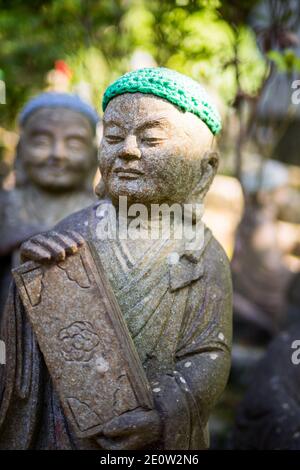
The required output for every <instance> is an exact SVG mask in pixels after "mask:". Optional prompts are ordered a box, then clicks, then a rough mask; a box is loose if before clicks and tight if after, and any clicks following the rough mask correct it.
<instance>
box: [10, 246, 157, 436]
mask: <svg viewBox="0 0 300 470" xmlns="http://www.w3.org/2000/svg"><path fill="white" fill-rule="evenodd" d="M95 257H96V259H95ZM13 276H14V278H15V281H16V284H17V286H18V289H19V292H20V295H21V298H22V301H23V303H24V306H25V308H26V311H27V314H28V316H29V319H30V322H31V324H32V327H33V330H34V332H35V334H36V337H37V340H38V343H39V346H40V349H41V351H42V353H43V355H44V358H45V362H46V364H47V366H48V369H49V371H50V373H51V376H52V378H53V382H54V385H55V387H56V389H57V392H58V394H59V397H60V400H61V403H62V406H63V408H64V411H65V413H66V416H67V417H68V419H69V421H70V423H71V424H72V425H73V427H74V430H75V432H76V434H77V436H78V437H81V438H83V437H89V436H93V435H95V434H97V433H99V432H100V431H101V427H102V425H103V424H105V423H106V422H108V421H110V420H111V419H112V418H114V417H115V416H118V415H120V414H122V413H124V412H126V411H129V410H133V409H136V408H137V407H143V408H146V409H151V408H152V406H153V403H152V395H151V391H150V386H149V384H148V381H147V379H146V376H145V373H144V370H143V368H142V365H141V362H140V360H139V357H138V354H137V352H136V349H135V346H134V344H133V341H132V339H131V336H130V333H129V331H128V328H127V325H126V323H125V321H124V319H123V316H122V313H121V311H120V308H119V306H118V304H117V301H116V299H115V296H114V293H113V291H112V289H111V287H110V285H109V283H108V281H107V280H106V277H105V274H104V271H103V268H102V264H101V261H100V259H99V256H98V255H97V254H96V253H95V250H94V249H93V247H92V245H91V244H90V245H88V244H85V245H84V246H82V247H81V248H80V250H79V252H78V253H76V254H75V255H73V256H69V257H67V259H66V260H65V261H62V262H58V263H57V264H48V265H47V264H37V263H35V262H27V263H25V264H24V265H22V266H21V267H19V268H17V269H15V270H14V271H13Z"/></svg>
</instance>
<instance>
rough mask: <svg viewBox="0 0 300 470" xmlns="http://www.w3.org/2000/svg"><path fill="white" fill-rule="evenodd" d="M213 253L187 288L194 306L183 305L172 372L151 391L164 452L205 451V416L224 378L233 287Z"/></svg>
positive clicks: (223, 257)
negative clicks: (160, 423) (201, 273)
mask: <svg viewBox="0 0 300 470" xmlns="http://www.w3.org/2000/svg"><path fill="white" fill-rule="evenodd" d="M211 249H212V248H211ZM215 249H216V252H215V253H213V256H212V257H210V256H208V258H209V259H208V260H207V261H206V263H205V265H206V273H205V276H204V278H203V279H200V280H199V281H197V282H196V283H194V285H193V286H192V287H191V292H190V298H191V297H193V299H194V300H193V302H192V303H194V305H195V307H194V308H192V303H190V304H188V305H187V311H186V318H185V319H184V322H183V323H184V326H183V329H182V332H181V338H180V340H179V343H178V350H177V353H176V359H177V361H176V366H175V369H174V371H172V372H170V374H167V375H165V376H163V377H161V378H160V380H159V384H158V385H157V386H156V387H155V389H156V390H157V393H155V392H154V395H155V399H156V403H157V406H158V408H160V414H161V416H162V419H163V424H164V440H165V448H171V449H172V448H174V449H179V448H182V449H189V448H190V449H198V448H205V447H207V445H208V436H207V422H208V418H209V415H210V412H211V411H212V409H213V407H214V406H215V404H216V402H217V401H218V399H219V397H220V395H221V393H222V392H223V390H224V388H225V386H226V383H227V380H228V375H229V370H230V351H231V335H232V286H231V278H230V269H229V262H228V260H227V258H226V255H225V254H224V252H223V250H222V249H221V248H220V247H219V246H215ZM204 261H205V260H204ZM197 290H198V291H199V292H201V294H199V297H198V300H199V299H202V300H201V301H200V302H199V303H198V302H197Z"/></svg>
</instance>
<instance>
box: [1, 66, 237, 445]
mask: <svg viewBox="0 0 300 470" xmlns="http://www.w3.org/2000/svg"><path fill="white" fill-rule="evenodd" d="M103 109H104V111H105V112H104V120H103V124H104V135H103V139H102V143H101V146H100V151H99V166H100V171H101V175H102V178H103V181H104V184H105V190H104V191H103V192H104V195H105V197H104V198H103V199H100V201H98V202H97V203H96V204H94V205H92V206H90V207H88V208H86V209H83V210H81V211H79V212H77V213H75V214H73V215H71V216H69V217H68V218H66V219H64V220H63V221H62V222H60V223H59V224H58V225H57V226H56V227H55V229H54V230H53V231H50V232H46V233H44V234H42V235H37V236H34V237H33V238H32V239H30V240H29V241H27V242H25V243H24V244H23V246H22V251H21V255H22V258H23V260H34V261H35V262H37V263H38V266H41V267H43V266H51V265H52V264H53V263H58V264H59V265H60V266H61V267H63V265H62V264H61V263H64V262H66V261H67V260H72V259H73V258H74V259H75V257H76V253H79V252H80V250H81V249H82V245H84V244H85V243H88V244H89V245H91V246H93V249H94V251H95V253H96V254H97V256H98V257H99V260H101V265H102V267H103V273H104V274H105V276H106V277H107V280H108V281H109V285H110V286H111V288H112V290H113V293H114V296H115V298H116V300H117V303H118V305H119V308H120V310H121V312H122V316H123V318H124V320H125V322H126V325H127V327H128V330H129V332H130V335H131V338H132V340H133V342H134V346H135V348H136V350H137V353H138V357H139V361H140V363H141V365H142V367H143V369H144V371H145V373H146V376H147V380H148V381H149V384H150V386H151V389H152V395H153V403H154V406H153V408H151V409H145V408H143V407H138V408H137V409H134V410H133V409H131V410H129V411H127V412H125V413H123V414H121V415H119V416H115V417H114V418H113V419H112V420H110V421H108V422H106V423H105V424H104V425H103V426H102V428H101V429H99V430H98V432H97V434H96V435H93V436H90V437H87V438H78V436H77V435H76V433H74V429H73V427H72V426H70V422H69V420H68V419H67V418H66V416H65V414H64V412H63V408H62V406H61V402H60V400H59V396H58V395H59V394H58V393H57V390H56V389H55V387H53V380H52V379H53V377H52V376H51V374H50V372H49V369H48V368H47V367H46V365H45V362H44V358H43V356H42V354H41V352H40V349H39V346H38V344H37V340H36V336H35V333H34V331H33V329H32V327H31V326H30V324H29V322H28V317H27V313H26V310H25V309H24V306H23V304H22V302H21V300H20V295H19V293H18V290H17V288H16V286H15V284H12V286H11V291H10V297H9V300H8V303H7V306H6V310H5V315H4V317H3V323H2V336H1V339H3V340H4V341H5V342H6V346H7V366H6V367H4V366H3V367H2V368H1V372H2V375H1V380H0V389H1V390H0V396H1V397H2V402H1V406H0V447H1V448H10V449H12V448H21V449H28V448H38V449H57V448H58V449H74V448H79V449H80V448H84V449H97V448H98V449H99V448H101V449H122V450H125V449H143V448H147V449H203V448H207V447H208V445H209V436H208V419H209V415H210V412H211V410H212V408H213V407H214V405H215V403H216V401H217V399H218V398H219V396H220V394H221V393H222V392H223V390H224V387H225V385H226V382H227V378H228V373H229V368H230V349H231V315H232V287H231V278H230V269H229V263H228V260H227V257H226V255H225V253H224V251H223V249H222V248H221V246H220V245H219V244H218V242H217V241H216V240H215V239H214V237H213V235H212V233H211V232H210V230H209V229H208V228H206V227H205V228H204V229H203V237H202V241H201V243H200V242H199V244H198V245H197V246H195V247H193V248H191V245H190V244H188V243H187V244H186V243H185V240H184V238H176V237H172V236H169V237H163V236H159V237H157V238H156V239H151V237H149V238H147V237H141V238H140V239H131V238H130V237H127V238H123V237H121V236H120V219H118V222H117V227H116V228H117V230H116V231H117V236H116V237H115V238H114V237H107V238H105V237H102V236H99V230H98V228H99V222H101V223H102V222H103V220H104V221H105V220H106V218H108V217H110V215H109V214H110V211H109V210H108V208H110V207H111V208H114V209H115V210H116V213H117V214H118V213H120V210H121V208H120V200H121V197H126V198H127V203H128V208H129V210H128V221H127V223H128V222H129V223H130V221H132V214H130V209H133V208H134V204H137V203H139V204H143V207H145V208H146V209H150V207H152V206H153V205H154V204H159V205H162V204H165V205H167V206H169V205H170V204H178V206H179V207H180V208H181V207H183V206H186V205H187V204H188V207H189V209H191V212H192V213H193V208H194V207H196V204H198V203H199V204H201V203H202V202H203V200H204V197H205V194H206V192H207V190H208V188H209V186H210V184H211V182H212V180H213V177H214V175H215V172H216V169H217V164H218V156H217V154H216V152H215V151H214V150H213V145H214V135H215V134H217V133H218V131H219V130H220V121H219V117H218V114H217V111H216V110H215V108H214V105H213V104H211V102H210V99H209V97H208V96H207V95H206V93H205V91H204V90H203V89H202V87H201V86H200V85H199V84H197V83H196V82H194V81H193V80H191V79H189V78H188V77H185V76H183V75H181V74H179V73H177V72H174V71H171V70H169V69H165V68H149V69H141V70H137V71H134V72H131V73H129V74H126V75H124V76H123V77H121V78H119V79H118V80H117V81H116V82H115V83H114V84H112V85H111V86H110V87H109V88H108V89H107V91H106V93H105V95H104V100H103ZM191 218H192V219H193V220H195V217H194V216H193V214H191ZM158 220H159V221H161V219H160V217H158ZM170 220H171V224H172V223H173V226H172V227H173V228H174V224H175V217H174V218H173V219H172V218H170ZM155 222H157V220H154V218H152V217H150V216H149V217H146V218H145V219H144V220H143V223H144V225H145V227H146V232H148V231H149V229H151V228H152V224H153V223H155ZM145 227H144V228H145ZM172 233H173V232H172ZM78 250H79V251H78ZM99 263H100V261H99ZM24 266H25V265H24ZM49 269H50V268H49ZM99 269H100V268H99ZM103 273H102V274H103ZM75 276H76V275H75ZM70 278H72V279H74V277H72V276H70ZM59 291H60V289H59V287H58V291H57V292H58V295H59V298H60V299H62V302H64V305H70V304H69V303H68V302H69V301H70V299H68V298H67V296H64V292H59ZM38 301H39V300H38V299H37V300H36V302H37V303H38ZM96 301H97V299H96V298H95V302H96ZM71 314H73V313H72V312H70V315H71ZM44 315H45V317H46V316H47V311H45V312H44ZM66 315H69V312H68V309H67V310H66ZM41 321H43V320H41ZM34 328H35V327H34ZM87 328H88V327H87ZM75 329H76V331H77V333H76V334H79V333H78V332H79V331H80V326H79V325H73V326H72V331H73V332H74V331H75ZM16 332H17V335H16ZM62 334H63V335H65V332H63V333H62ZM68 334H69V333H68ZM70 334H71V333H70ZM74 334H75V333H74ZM90 334H92V333H90ZM49 336H50V335H49ZM92 337H94V336H92ZM45 340H46V341H47V338H46V339H45ZM101 340H103V341H105V337H103V338H101ZM48 341H49V345H50V342H51V338H48ZM80 341H82V338H81V340H80ZM16 344H17V345H20V348H18V350H17V351H16V349H15V347H16ZM80 344H82V343H80ZM95 344H97V341H95ZM76 347H78V348H79V349H80V347H81V346H80V345H79V343H78V345H77V346H76ZM65 353H67V354H70V351H69V350H68V351H67V352H66V351H65ZM55 354H56V353H55ZM45 358H46V356H45ZM67 359H68V358H67ZM69 359H70V358H69ZM47 360H48V359H47V358H46V362H47ZM82 360H83V359H82ZM85 360H87V361H88V360H89V357H87V358H85ZM61 380H62V381H65V383H67V385H68V387H71V386H72V377H70V376H65V377H61ZM74 380H75V379H74ZM100 412H101V410H99V413H100Z"/></svg>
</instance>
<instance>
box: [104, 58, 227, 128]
mask: <svg viewBox="0 0 300 470" xmlns="http://www.w3.org/2000/svg"><path fill="white" fill-rule="evenodd" d="M124 93H147V94H151V95H156V96H159V97H160V98H164V99H166V100H168V101H169V102H170V103H172V104H175V105H177V106H178V107H179V108H180V109H182V110H183V111H187V112H190V113H193V114H195V115H196V116H198V117H199V118H200V119H201V120H202V121H203V122H205V124H206V125H207V126H208V128H209V129H210V130H211V132H212V133H213V134H218V132H220V130H221V118H220V115H219V113H218V111H217V109H216V107H215V105H214V103H213V102H212V100H211V98H210V97H209V95H208V94H207V93H206V91H205V90H204V88H203V87H202V86H201V85H200V84H199V83H198V82H196V81H195V80H193V79H191V78H189V77H187V76H186V75H182V74H181V73H179V72H176V71H175V70H171V69H167V68H164V67H151V68H144V69H139V70H134V71H133V72H129V73H126V74H125V75H123V76H122V77H120V78H118V79H117V80H116V81H115V82H114V83H112V84H111V85H110V86H109V87H108V88H107V89H106V91H105V93H104V96H103V101H102V108H103V111H105V109H106V107H107V105H108V103H109V102H110V100H112V99H113V98H114V97H115V96H118V95H122V94H124Z"/></svg>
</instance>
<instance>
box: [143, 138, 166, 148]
mask: <svg viewBox="0 0 300 470" xmlns="http://www.w3.org/2000/svg"><path fill="white" fill-rule="evenodd" d="M166 140H167V139H164V138H162V137H144V138H142V139H141V141H142V143H143V144H146V145H149V146H150V147H154V146H155V145H161V144H162V143H163V142H164V141H166Z"/></svg>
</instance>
